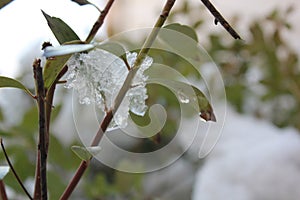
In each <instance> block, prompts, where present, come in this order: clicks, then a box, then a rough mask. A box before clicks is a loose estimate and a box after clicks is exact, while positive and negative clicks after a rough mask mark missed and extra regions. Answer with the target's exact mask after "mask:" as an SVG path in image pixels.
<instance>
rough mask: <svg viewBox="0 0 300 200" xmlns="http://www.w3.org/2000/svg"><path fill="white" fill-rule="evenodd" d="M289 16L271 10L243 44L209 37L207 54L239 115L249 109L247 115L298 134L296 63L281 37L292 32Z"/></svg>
mask: <svg viewBox="0 0 300 200" xmlns="http://www.w3.org/2000/svg"><path fill="white" fill-rule="evenodd" d="M291 12H292V8H291V7H290V8H288V9H287V10H286V11H279V10H274V11H272V12H271V13H270V14H269V15H267V16H266V17H265V18H261V19H257V20H255V21H253V22H252V24H251V26H250V27H249V34H250V38H249V39H247V40H246V41H245V42H243V41H233V42H226V43H224V42H223V41H222V39H221V38H222V37H221V35H217V34H213V35H210V42H209V45H208V51H209V54H210V55H211V56H212V57H213V59H214V60H215V61H216V62H219V63H218V64H219V65H220V67H221V68H222V71H223V77H224V81H225V86H226V93H227V99H228V100H229V102H230V103H231V104H232V105H233V106H234V107H236V109H237V110H238V111H240V112H249V108H251V111H250V112H252V113H253V114H255V115H257V116H258V117H266V118H269V119H270V120H272V121H273V123H274V124H276V125H277V126H279V127H285V126H294V127H296V128H297V129H299V130H300V126H299V123H298V122H297V121H298V120H297V119H299V117H300V98H299V97H300V95H299V94H300V89H299V88H300V81H299V80H300V79H299V77H300V73H299V60H298V56H297V53H296V52H295V51H294V50H293V49H292V48H291V47H290V46H289V43H288V41H287V40H286V38H284V37H283V36H282V35H283V32H286V31H289V30H290V29H291V28H292V27H291V25H290V24H289V22H288V21H287V20H288V18H289V14H290V13H291ZM265 27H268V28H269V29H268V30H266V28H265ZM224 55H225V56H224ZM224 58H226V59H224ZM251 101H256V102H257V103H256V104H255V107H253V106H252V107H251V105H249V103H250V102H251Z"/></svg>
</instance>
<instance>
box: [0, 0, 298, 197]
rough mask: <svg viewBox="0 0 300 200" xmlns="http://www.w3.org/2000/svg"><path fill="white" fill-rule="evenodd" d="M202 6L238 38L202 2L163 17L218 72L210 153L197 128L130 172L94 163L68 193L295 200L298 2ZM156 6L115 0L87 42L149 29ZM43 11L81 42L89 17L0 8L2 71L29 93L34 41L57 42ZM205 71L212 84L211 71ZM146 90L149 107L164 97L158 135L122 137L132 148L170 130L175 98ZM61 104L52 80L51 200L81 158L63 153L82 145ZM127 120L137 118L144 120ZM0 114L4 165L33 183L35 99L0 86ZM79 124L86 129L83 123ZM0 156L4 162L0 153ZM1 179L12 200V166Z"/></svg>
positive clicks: (68, 10) (178, 65)
mask: <svg viewBox="0 0 300 200" xmlns="http://www.w3.org/2000/svg"><path fill="white" fill-rule="evenodd" d="M91 2H93V3H95V4H96V5H99V7H100V8H103V6H104V5H105V1H100V0H98V1H96V0H95V1H91ZM212 3H214V4H215V6H216V7H217V8H218V10H219V11H220V12H221V13H222V14H223V16H224V17H225V18H226V19H227V20H228V21H229V22H230V23H231V25H232V26H233V27H234V28H235V30H236V31H237V32H238V33H239V34H240V35H241V37H242V40H241V41H236V40H234V39H233V38H231V36H230V35H229V34H228V33H227V32H226V31H225V30H224V29H223V28H222V27H221V26H220V25H217V26H216V25H215V24H214V18H213V17H212V16H211V14H210V13H209V12H208V10H207V9H206V8H205V7H204V6H203V5H202V3H201V1H200V0H199V1H198V0H178V2H176V4H175V7H174V9H173V10H172V13H171V15H170V17H169V19H168V23H171V22H178V23H181V24H185V25H188V26H191V27H193V28H194V29H195V30H196V32H197V35H198V38H199V44H201V45H202V46H203V47H204V48H205V50H206V51H207V52H208V53H209V56H210V57H211V59H212V60H213V61H214V62H215V64H216V65H217V66H218V69H219V70H220V72H221V74H222V77H223V81H224V84H225V91H226V100H227V103H226V105H227V113H226V118H225V123H224V128H223V131H222V136H221V138H220V139H219V141H218V143H217V144H216V146H215V147H214V149H213V150H212V151H211V152H210V154H209V155H208V156H206V157H205V158H202V159H199V149H200V146H201V144H202V142H203V139H204V134H203V133H202V132H201V131H200V132H199V136H198V137H197V139H196V140H195V142H194V143H193V145H192V147H191V148H190V150H189V151H188V152H186V153H185V154H184V155H183V156H182V157H181V158H180V159H178V160H177V161H176V162H175V163H173V164H172V165H170V166H168V167H166V168H164V169H162V170H159V171H156V172H151V173H146V174H128V173H123V172H119V171H116V170H113V169H111V168H109V167H106V166H105V165H103V164H101V163H100V162H97V161H94V162H93V164H92V166H91V167H90V169H89V170H88V172H87V173H86V174H85V176H84V178H83V180H82V181H81V182H80V185H79V187H78V189H77V190H76V191H75V193H74V195H73V196H72V199H122V200H123V199H149V200H154V199H166V200H168V199H175V200H176V199H178V200H182V199H194V200H198V199H204V200H215V199H231V200H235V199H236V200H254V199H255V200H266V199H272V200H274V199H278V200H283V199H284V200H294V199H295V200H296V199H300V192H299V191H298V189H297V187H298V186H299V184H300V157H299V156H298V155H299V153H300V138H299V130H300V123H299V120H300V79H299V78H300V77H299V75H300V65H299V59H298V58H299V55H300V43H299V35H300V26H299V24H298V21H299V19H300V12H299V9H300V8H299V6H300V4H299V2H297V1H293V0H286V1H279V0H272V1H271V0H265V1H263V2H261V1H245V0H244V1H237V0H227V1H221V0H214V1H213V2H212ZM163 4H164V1H161V0H152V1H146V0H122V1H116V2H115V4H114V5H113V9H112V10H111V12H110V13H109V15H108V18H107V21H106V23H105V25H104V27H103V28H102V29H101V32H100V33H99V34H98V35H97V40H99V41H101V40H104V39H105V38H107V37H110V36H113V35H115V34H118V33H121V32H123V31H128V30H132V29H137V28H145V27H151V26H152V25H153V24H154V22H155V20H156V18H157V17H158V15H159V13H160V11H161V8H162V6H163ZM41 9H42V10H44V11H45V12H46V13H48V14H49V15H51V16H56V17H59V18H61V19H63V20H64V21H65V22H66V23H67V24H68V25H70V26H71V27H72V28H73V29H74V30H75V32H76V33H77V34H78V35H79V37H80V38H81V39H83V40H84V39H85V37H86V35H87V34H88V32H89V30H90V29H91V27H92V25H93V23H94V22H95V20H96V19H97V17H98V12H97V10H96V9H95V8H94V7H92V6H89V5H88V6H79V5H77V4H75V3H73V2H71V1H68V0H52V1H49V0H39V1H38V0H26V1H21V0H14V1H13V2H12V3H10V4H8V5H6V6H5V7H4V8H2V9H1V10H0V26H1V31H0V38H1V46H0V58H1V59H0V75H1V76H9V77H14V78H17V79H18V80H20V81H21V82H22V83H24V84H25V85H26V86H27V87H28V88H30V89H32V90H33V89H34V84H33V79H32V72H31V70H32V68H31V66H32V62H33V60H34V58H37V57H41V54H42V52H41V50H40V49H41V45H42V43H43V42H44V41H50V42H51V43H52V44H54V45H58V43H57V42H56V39H55V38H54V36H53V34H52V33H51V31H50V30H49V28H48V26H47V24H46V21H45V19H44V17H43V15H42V14H41V11H40V10H41ZM144 37H145V36H144V35H134V36H133V37H132V40H130V39H129V41H127V42H128V43H129V44H130V43H134V42H135V41H136V40H137V39H141V40H142V39H143V38H144ZM151 56H152V57H153V58H154V60H155V59H160V61H163V62H164V63H165V64H167V65H168V66H174V68H175V69H176V70H178V71H179V72H180V73H182V74H183V75H184V76H186V77H191V76H194V73H195V71H194V70H193V69H192V67H191V66H188V64H187V63H186V62H185V61H184V60H183V59H181V58H178V57H177V56H174V55H170V54H166V55H164V54H161V52H155V51H153V52H151ZM204 64H207V63H203V65H204ZM210 76H211V78H212V79H213V77H214V74H211V75H210ZM198 78H199V82H201V78H200V77H198ZM148 94H149V99H148V102H147V103H148V104H149V105H151V104H155V103H157V102H158V103H159V102H164V107H165V109H166V110H167V112H168V121H167V124H166V126H165V127H164V128H163V130H162V131H161V134H160V136H159V137H156V138H155V137H154V138H151V139H146V140H141V141H138V142H134V143H131V142H128V141H125V144H121V145H124V146H125V147H126V148H127V149H129V150H131V151H134V152H147V151H151V150H156V149H159V148H161V147H163V146H164V145H166V144H167V143H168V142H169V141H171V140H172V138H173V137H174V133H175V132H176V129H177V128H178V123H179V122H178V119H177V118H176V115H177V114H178V103H177V102H176V101H177V100H176V98H175V97H174V95H172V93H170V92H169V91H168V90H166V89H165V88H162V87H157V88H156V87H154V86H149V87H148ZM71 101H72V92H71V91H68V90H66V89H65V88H63V86H62V87H60V88H59V89H58V91H57V94H56V97H55V102H54V109H53V111H54V114H53V126H52V129H51V132H52V133H53V134H52V136H51V144H50V152H49V172H48V178H49V190H50V192H49V193H50V197H51V199H58V198H59V195H60V194H61V193H62V191H63V190H64V188H65V186H66V185H67V183H68V180H69V179H68V178H67V177H71V176H72V174H73V173H74V171H75V170H76V168H77V166H78V164H79V162H80V160H79V159H78V158H77V157H76V156H75V155H74V154H73V153H72V151H71V150H70V146H71V145H73V144H80V140H79V138H78V136H77V133H76V129H75V124H74V122H73V116H72V105H71ZM221 101H224V99H220V102H221ZM216 106H217V105H216ZM83 116H84V115H83ZM132 117H133V119H134V120H135V121H137V122H138V123H141V124H142V123H146V122H147V119H144V118H138V117H137V116H133V115H132ZM0 119H1V122H0V135H1V137H2V138H3V139H4V142H5V144H6V145H7V151H8V153H9V154H10V157H11V160H12V161H13V162H14V165H15V167H16V170H17V171H18V174H19V175H20V177H21V179H22V180H24V182H25V185H26V186H27V187H28V188H31V190H32V183H33V180H34V179H33V176H34V170H35V168H34V165H35V149H36V146H35V145H36V139H37V110H36V106H35V104H34V102H33V101H31V99H30V98H29V97H27V96H26V95H25V94H24V93H22V92H21V91H18V90H14V89H1V90H0ZM187 120H189V119H187ZM87 121H88V119H87ZM145 121H146V122H145ZM86 126H87V127H86V130H87V131H88V130H90V129H89V128H90V127H89V125H88V123H87V124H86ZM203 126H206V125H205V124H204V125H203ZM185 132H186V135H189V133H190V132H191V130H189V129H188V128H186V129H185ZM116 134H118V133H117V132H116V133H115V135H116ZM215 134H219V133H215ZM215 137H216V135H214V133H211V135H208V137H207V138H206V139H207V141H208V142H207V143H208V144H207V146H208V147H211V146H213V145H214V143H212V144H210V143H209V141H213V142H215V140H214V138H215ZM210 138H212V139H211V140H210ZM181 139H182V140H179V141H177V142H178V148H182V147H183V146H184V145H185V143H186V141H185V138H181ZM118 142H119V143H122V140H121V141H120V140H118ZM108 156H109V155H108ZM0 158H1V164H2V165H4V164H5V163H6V162H5V159H4V158H3V155H2V153H1V154H0ZM133 165H134V163H133ZM132 167H134V166H132ZM5 183H6V184H7V185H8V189H9V195H10V196H11V197H12V198H11V199H23V197H22V191H21V188H20V186H19V185H18V184H17V182H16V181H15V179H14V178H13V176H12V174H11V173H10V174H9V175H8V176H7V177H6V178H5Z"/></svg>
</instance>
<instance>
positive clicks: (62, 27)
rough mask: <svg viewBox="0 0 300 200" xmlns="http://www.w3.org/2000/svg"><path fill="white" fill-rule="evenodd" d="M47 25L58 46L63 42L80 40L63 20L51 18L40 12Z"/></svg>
mask: <svg viewBox="0 0 300 200" xmlns="http://www.w3.org/2000/svg"><path fill="white" fill-rule="evenodd" d="M42 13H43V15H44V16H45V18H46V20H47V23H48V25H49V27H50V29H51V31H52V33H53V34H54V35H55V37H56V39H57V40H58V42H59V43H60V44H63V43H65V42H69V41H73V40H80V38H79V37H78V36H77V34H76V33H75V32H74V31H73V30H72V28H70V27H69V26H68V25H67V24H66V23H65V22H64V21H63V20H61V19H60V18H57V17H51V16H50V15H48V14H47V13H45V12H44V11H43V10H42Z"/></svg>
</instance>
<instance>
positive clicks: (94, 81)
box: [65, 49, 153, 128]
mask: <svg viewBox="0 0 300 200" xmlns="http://www.w3.org/2000/svg"><path fill="white" fill-rule="evenodd" d="M126 56H127V60H128V63H129V65H130V66H133V64H134V62H135V60H136V58H137V54H136V53H130V52H128V53H127V55H126ZM152 62H153V59H152V58H151V57H148V56H147V57H146V58H145V59H144V61H143V63H142V64H141V66H140V67H139V69H138V71H137V73H136V75H135V77H134V79H133V81H132V87H131V88H130V89H129V90H128V91H127V93H126V96H125V98H124V99H123V102H122V104H121V106H120V107H119V109H118V111H117V113H115V114H114V119H113V121H112V122H111V124H110V127H111V128H123V127H125V126H126V125H127V118H128V114H129V113H128V111H129V110H130V111H131V112H133V113H135V114H137V115H140V116H143V115H144V114H145V112H146V110H147V106H146V104H145V100H146V99H147V98H148V96H147V89H146V87H145V86H146V80H147V79H148V77H147V76H145V75H144V71H145V70H146V69H148V68H149V67H150V66H151V64H152ZM67 65H68V67H69V69H68V73H67V83H66V86H65V87H66V88H73V89H75V90H76V91H77V93H78V95H79V102H80V103H81V104H91V103H95V104H96V105H97V106H98V107H99V108H100V109H101V110H102V111H103V112H105V111H108V110H110V109H111V108H113V106H114V105H113V104H114V100H115V98H116V96H117V94H118V92H119V90H120V89H121V87H122V85H123V83H124V81H125V79H126V76H127V74H128V69H127V67H126V65H125V63H124V62H123V60H121V59H120V58H119V57H117V56H115V55H114V54H111V53H109V52H107V51H104V50H101V49H94V50H92V51H90V52H89V53H76V54H74V55H73V56H72V57H71V58H70V60H69V61H68V63H67Z"/></svg>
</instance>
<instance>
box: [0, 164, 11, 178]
mask: <svg viewBox="0 0 300 200" xmlns="http://www.w3.org/2000/svg"><path fill="white" fill-rule="evenodd" d="M8 172H9V166H0V180H3V179H4V177H5V176H6V174H7V173H8Z"/></svg>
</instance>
